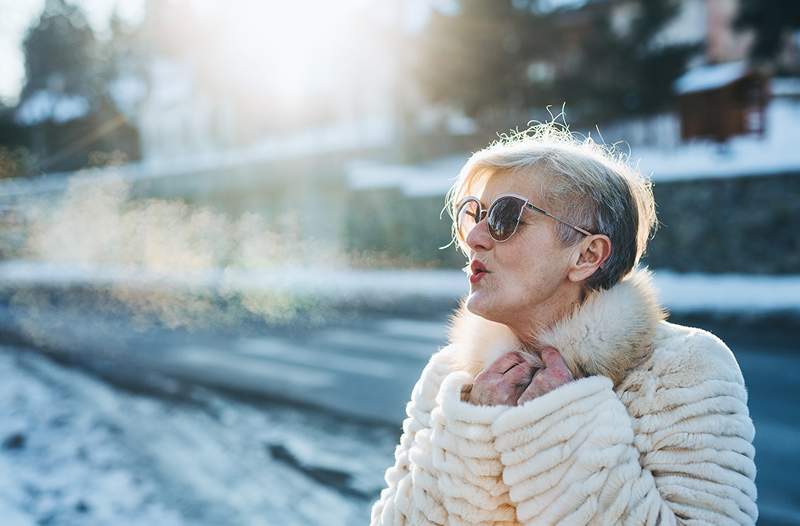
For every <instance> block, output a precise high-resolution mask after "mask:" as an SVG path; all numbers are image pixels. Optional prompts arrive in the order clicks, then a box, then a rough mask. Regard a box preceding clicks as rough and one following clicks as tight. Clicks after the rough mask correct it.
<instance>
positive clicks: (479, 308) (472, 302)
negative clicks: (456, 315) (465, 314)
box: [466, 290, 492, 319]
mask: <svg viewBox="0 0 800 526" xmlns="http://www.w3.org/2000/svg"><path fill="white" fill-rule="evenodd" d="M486 296H487V295H486V293H485V292H484V291H481V290H477V291H474V292H472V293H470V295H469V296H468V297H467V303H466V307H467V310H468V311H470V312H471V313H472V314H475V315H476V316H480V317H481V318H487V319H489V318H490V316H491V311H492V309H491V302H490V301H489V298H487V297H486Z"/></svg>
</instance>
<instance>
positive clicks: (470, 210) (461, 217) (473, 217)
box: [456, 199, 480, 239]
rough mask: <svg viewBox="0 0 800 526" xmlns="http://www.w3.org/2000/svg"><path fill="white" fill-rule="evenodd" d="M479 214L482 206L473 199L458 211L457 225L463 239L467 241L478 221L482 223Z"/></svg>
mask: <svg viewBox="0 0 800 526" xmlns="http://www.w3.org/2000/svg"><path fill="white" fill-rule="evenodd" d="M478 214H480V205H478V202H477V201H475V200H473V199H470V200H468V201H466V202H464V203H463V204H462V205H461V208H459V209H458V222H457V223H456V225H457V226H458V235H459V236H461V239H467V236H468V235H469V233H470V231H471V230H472V229H473V228H475V225H476V224H478V221H480V219H479V218H478Z"/></svg>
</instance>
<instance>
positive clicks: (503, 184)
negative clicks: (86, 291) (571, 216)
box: [466, 172, 576, 324]
mask: <svg viewBox="0 0 800 526" xmlns="http://www.w3.org/2000/svg"><path fill="white" fill-rule="evenodd" d="M533 179H534V178H532V177H530V175H527V176H526V175H520V174H513V173H507V172H498V173H495V174H492V175H491V176H490V177H489V179H488V181H487V182H486V184H485V186H484V187H483V188H482V189H479V191H480V193H478V194H476V196H477V197H478V198H479V199H480V201H481V206H482V207H483V208H484V209H485V208H486V207H489V206H490V205H491V203H492V202H493V201H494V199H495V198H496V196H498V195H501V194H505V193H516V194H519V195H522V196H525V197H527V198H528V199H529V200H530V202H531V203H533V204H534V205H536V206H540V207H542V208H544V209H545V210H548V207H547V206H546V204H545V203H544V201H543V200H542V198H541V196H540V193H539V191H538V190H537V188H536V186H537V185H536V181H534V180H533ZM548 212H551V213H554V214H556V215H557V214H558V211H557V210H548ZM466 243H467V245H468V246H469V255H470V263H472V262H473V261H474V260H477V261H479V262H481V263H482V264H483V265H484V266H485V267H486V270H487V272H488V273H487V274H485V275H483V276H482V277H481V278H480V279H479V280H478V281H477V282H474V283H473V282H472V281H473V280H470V294H469V297H468V298H467V305H466V306H467V309H469V311H470V312H472V313H474V314H477V315H478V316H481V317H483V318H486V319H488V320H492V321H495V322H498V323H505V324H510V323H511V322H513V321H514V320H517V319H520V318H521V317H524V316H525V314H526V313H528V312H530V311H531V310H533V309H536V307H537V306H540V305H545V304H548V303H554V302H555V303H557V301H555V300H557V298H556V296H557V293H558V291H559V289H560V287H561V286H564V285H566V284H567V283H568V280H567V272H568V268H569V264H570V258H571V257H573V254H575V252H576V247H568V248H563V247H562V246H561V243H560V241H559V240H558V238H557V237H556V233H555V222H554V220H553V219H552V218H549V217H547V216H545V215H544V214H541V213H538V212H536V211H533V210H530V209H526V210H525V211H524V212H523V214H522V219H521V221H520V225H519V228H518V229H517V231H516V232H515V233H514V235H513V236H511V237H510V238H509V239H508V240H507V241H504V242H502V243H498V242H496V241H495V240H494V239H492V237H491V236H490V235H489V231H488V229H487V226H486V221H481V222H480V223H478V225H477V226H475V227H474V228H473V229H472V231H471V232H470V233H469V235H468V236H467V239H466Z"/></svg>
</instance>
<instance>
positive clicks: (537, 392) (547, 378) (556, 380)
mask: <svg viewBox="0 0 800 526" xmlns="http://www.w3.org/2000/svg"><path fill="white" fill-rule="evenodd" d="M541 354H542V361H543V362H544V367H543V368H542V369H539V370H538V371H537V372H536V374H534V375H533V379H532V380H531V383H530V384H529V385H528V387H527V388H526V389H525V392H523V393H522V394H521V395H520V397H519V398H518V399H517V405H522V404H524V403H525V402H527V401H528V400H533V399H534V398H538V397H540V396H542V395H545V394H547V393H549V392H550V391H552V390H553V389H555V388H556V387H561V386H562V385H564V384H566V383H569V382H571V381H573V380H574V379H575V377H574V376H572V372H571V371H570V370H569V368H567V364H566V363H565V362H564V358H562V357H561V353H560V352H558V351H557V350H555V349H553V348H552V347H548V348H546V349H544V350H542V353H541Z"/></svg>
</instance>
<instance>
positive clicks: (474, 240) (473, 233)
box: [466, 220, 494, 250]
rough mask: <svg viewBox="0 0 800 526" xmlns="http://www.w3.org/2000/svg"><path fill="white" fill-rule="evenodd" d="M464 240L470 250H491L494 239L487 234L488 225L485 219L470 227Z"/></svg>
mask: <svg viewBox="0 0 800 526" xmlns="http://www.w3.org/2000/svg"><path fill="white" fill-rule="evenodd" d="M466 241H467V246H468V247H469V248H471V249H472V250H491V249H492V248H493V247H494V239H492V236H491V235H489V227H488V225H487V224H486V221H485V220H483V221H480V222H479V223H478V224H477V225H475V226H474V227H472V230H470V231H469V234H467V239H466Z"/></svg>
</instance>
